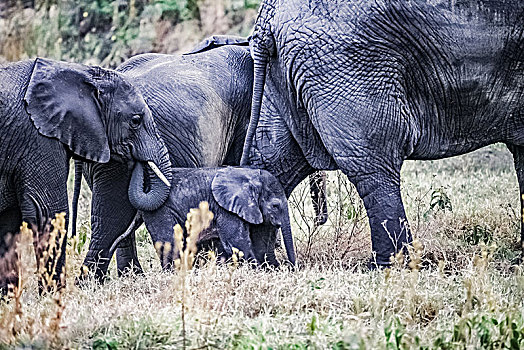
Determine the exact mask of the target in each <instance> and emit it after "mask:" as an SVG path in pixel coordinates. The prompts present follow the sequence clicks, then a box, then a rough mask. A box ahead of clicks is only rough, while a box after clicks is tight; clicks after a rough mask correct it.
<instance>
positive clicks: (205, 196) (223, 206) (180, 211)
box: [112, 164, 295, 268]
mask: <svg viewBox="0 0 524 350" xmlns="http://www.w3.org/2000/svg"><path fill="white" fill-rule="evenodd" d="M137 166H141V165H140V164H137ZM134 174H135V175H133V176H132V178H131V184H130V188H132V187H133V186H135V185H136V186H140V184H142V183H143V180H144V179H143V178H142V177H143V175H141V174H142V173H141V172H135V173H134ZM129 199H130V201H131V203H133V202H134V201H135V200H136V198H134V192H133V191H132V190H131V189H130V191H129ZM201 201H207V202H208V203H209V209H210V210H211V211H212V212H213V214H214V219H213V221H212V222H211V226H210V228H209V229H208V230H206V232H205V236H206V237H205V240H219V241H220V244H219V247H217V248H218V251H219V252H220V253H221V254H223V255H224V257H226V258H228V257H231V255H232V248H237V249H239V250H240V251H242V252H243V253H244V258H245V259H247V260H250V261H254V262H256V263H257V264H260V265H262V264H264V263H267V264H269V265H271V266H278V265H279V262H278V261H277V259H276V257H275V240H276V237H277V231H278V228H279V227H281V226H282V228H284V227H289V213H288V206H287V199H286V195H285V193H284V190H283V189H282V186H281V185H280V183H279V182H278V181H277V179H276V178H275V177H274V176H273V175H271V174H270V173H269V172H267V171H265V170H260V169H249V168H240V167H222V168H173V180H172V191H171V192H170V194H169V198H168V200H167V201H166V203H165V204H164V205H163V206H162V207H161V208H159V209H157V210H155V211H143V212H142V213H141V214H142V219H143V220H144V221H145V224H146V227H147V229H148V230H149V232H150V234H151V238H152V239H153V242H155V244H156V243H157V242H161V243H164V244H165V243H170V245H171V247H175V244H174V238H173V226H174V225H176V224H180V225H181V226H182V227H184V222H185V220H186V216H187V213H188V212H189V210H190V209H191V208H197V207H198V205H199V203H200V202H201ZM139 221H140V220H139ZM136 224H137V222H134V223H133V224H132V226H135V225H136ZM133 228H134V227H130V229H128V230H127V232H126V234H124V235H122V236H121V237H120V238H119V239H118V240H117V241H116V242H115V243H114V244H113V248H112V250H113V249H114V248H115V247H116V246H117V245H118V243H119V241H120V240H121V239H123V238H125V236H126V235H127V234H128V233H131V232H134V230H133ZM283 238H284V244H285V247H286V251H287V255H288V259H289V261H290V262H291V263H292V264H294V263H295V252H294V248H293V239H292V236H291V232H288V231H287V230H284V232H283ZM200 240H204V238H202V236H201V237H200ZM173 253H174V254H173ZM168 254H169V255H168V256H161V257H160V260H161V262H162V267H163V268H167V267H168V266H170V265H171V263H172V262H173V259H174V258H175V259H176V257H177V255H178V252H176V251H175V252H169V253H168Z"/></svg>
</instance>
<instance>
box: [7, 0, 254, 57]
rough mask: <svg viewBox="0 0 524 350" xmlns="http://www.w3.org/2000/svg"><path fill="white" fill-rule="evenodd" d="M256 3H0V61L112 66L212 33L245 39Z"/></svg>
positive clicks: (120, 0) (186, 47)
mask: <svg viewBox="0 0 524 350" xmlns="http://www.w3.org/2000/svg"><path fill="white" fill-rule="evenodd" d="M259 2H260V1H259V0H87V1H75V0H1V1H0V43H1V46H0V62H1V61H19V60H22V59H26V58H33V57H36V56H42V57H48V58H54V59H59V60H64V61H71V62H81V63H86V64H94V65H102V66H105V67H115V66H117V65H118V64H120V63H121V62H123V61H124V60H126V59H127V58H129V57H131V56H133V55H136V54H140V53H145V52H160V53H176V52H183V51H187V50H189V49H191V48H192V47H193V45H195V44H196V43H198V42H199V41H200V40H202V39H203V38H205V37H207V36H209V35H212V34H237V35H243V36H248V35H249V34H250V31H251V29H252V27H253V23H254V20H255V17H256V14H257V7H258V4H259Z"/></svg>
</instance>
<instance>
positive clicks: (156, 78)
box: [73, 39, 253, 278]
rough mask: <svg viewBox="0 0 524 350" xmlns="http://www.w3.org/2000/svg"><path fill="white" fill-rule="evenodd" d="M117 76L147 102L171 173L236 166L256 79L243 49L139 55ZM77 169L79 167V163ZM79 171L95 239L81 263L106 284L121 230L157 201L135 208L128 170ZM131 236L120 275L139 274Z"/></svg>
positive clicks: (149, 196) (151, 197) (117, 166)
mask: <svg viewBox="0 0 524 350" xmlns="http://www.w3.org/2000/svg"><path fill="white" fill-rule="evenodd" d="M243 41H244V42H246V40H245V39H243ZM117 71H118V72H119V73H120V74H122V75H124V76H125V77H126V78H127V79H129V80H130V81H131V82H132V84H133V85H134V86H135V87H136V89H137V90H138V91H140V92H141V93H142V95H143V96H144V99H145V101H146V103H147V104H148V106H149V108H150V109H151V112H152V114H153V118H154V120H155V122H156V124H157V126H158V131H159V133H160V136H161V138H162V139H163V140H164V142H165V144H166V146H167V150H168V152H169V158H170V160H171V164H172V166H173V167H185V168H191V167H212V166H219V165H238V163H239V162H240V157H241V153H242V146H243V144H244V137H245V134H246V129H247V125H248V123H249V115H250V105H251V86H252V80H253V62H252V60H251V56H250V53H249V50H248V49H247V47H243V46H237V45H234V46H225V47H219V48H217V49H215V50H211V51H208V52H204V53H201V54H198V55H191V56H178V55H164V54H144V55H138V56H135V57H133V58H131V59H129V60H127V61H126V62H124V63H123V64H122V65H120V66H119V67H118V68H117ZM76 168H77V171H78V168H80V169H81V164H80V166H77V167H76ZM83 168H84V169H83V173H84V176H85V178H86V180H87V182H88V183H89V184H90V186H91V189H92V193H93V197H92V206H91V229H92V236H91V243H90V246H89V251H88V253H87V256H86V258H85V261H84V264H85V265H86V266H88V267H89V268H90V269H91V271H93V272H94V273H95V276H96V277H97V278H103V277H104V275H105V273H106V271H107V267H108V263H109V258H110V257H109V255H108V254H109V249H110V247H111V245H112V244H113V242H114V241H115V240H116V239H117V237H119V236H121V235H122V234H123V233H124V232H125V231H126V228H127V227H128V226H129V225H130V223H131V222H132V220H133V218H134V217H135V214H136V212H137V209H140V210H151V209H148V206H149V204H148V203H149V202H150V201H156V197H157V195H156V194H155V193H154V192H153V191H150V192H144V191H141V193H137V195H135V196H134V198H135V199H136V201H135V203H134V206H133V205H131V202H130V201H129V197H128V185H129V182H130V179H131V173H132V172H131V170H130V169H129V168H128V167H127V166H125V165H123V164H121V163H118V162H113V161H110V162H108V163H107V164H89V163H88V164H85V166H84V167H83ZM79 185H80V184H79V183H78V186H76V187H77V188H78V190H79ZM145 185H146V186H147V184H145ZM142 187H143V186H142V185H139V186H137V188H138V189H140V188H142ZM78 190H76V189H75V193H78ZM75 197H78V196H77V195H76V196H75ZM73 208H75V206H73ZM134 236H135V235H134V234H133V235H129V236H128V238H127V239H125V240H124V241H123V242H122V243H121V245H120V246H119V248H118V250H117V264H118V270H119V272H120V271H122V270H124V269H126V268H130V267H133V268H135V269H136V270H138V271H140V270H141V267H140V264H139V262H138V258H137V255H136V248H135V241H134V239H135V237H134Z"/></svg>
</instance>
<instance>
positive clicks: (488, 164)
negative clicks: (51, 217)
mask: <svg viewBox="0 0 524 350" xmlns="http://www.w3.org/2000/svg"><path fill="white" fill-rule="evenodd" d="M402 175H403V195H404V199H405V201H406V207H407V212H408V217H409V219H410V220H411V225H412V227H413V231H414V235H415V236H416V238H417V243H416V244H414V248H413V249H412V251H411V253H410V255H411V265H409V266H407V267H406V266H403V265H402V263H401V261H400V260H401V258H400V257H398V258H397V262H395V266H394V267H393V268H392V269H387V270H384V271H369V270H368V269H367V267H366V265H367V261H368V257H369V256H370V253H371V251H370V248H369V228H368V227H367V223H366V218H365V213H364V211H363V209H362V204H361V202H360V200H359V199H358V197H357V196H356V193H355V190H354V188H353V187H352V186H351V185H349V184H348V183H347V180H346V179H345V178H344V176H340V174H338V173H337V172H331V173H329V180H328V191H329V209H330V210H329V211H330V218H329V221H328V223H327V224H326V225H325V226H323V227H321V228H319V229H316V230H314V229H313V210H312V206H311V203H310V199H309V198H308V196H307V193H308V191H307V186H306V184H302V185H301V186H300V187H299V188H297V190H296V191H295V192H294V193H293V195H292V199H291V206H292V215H293V219H294V227H293V228H294V232H295V236H296V249H297V252H298V257H299V267H298V268H297V270H296V271H290V270H288V269H287V268H282V269H277V270H269V271H261V270H255V269H252V268H251V267H249V266H245V265H242V264H236V263H234V262H231V263H229V264H226V265H220V266H217V265H216V264H214V263H213V262H212V261H211V262H209V263H207V264H205V265H204V266H203V267H200V268H198V269H193V270H189V271H187V272H184V271H178V272H176V273H171V272H162V271H161V270H160V264H159V261H158V258H156V253H155V250H154V248H153V245H152V243H151V242H150V239H149V237H148V234H147V232H146V231H145V229H144V228H141V229H140V230H139V232H138V250H139V257H140V259H141V262H142V265H143V267H144V269H145V274H144V275H140V276H137V275H132V274H130V275H126V276H124V277H118V276H117V273H116V267H115V263H114V261H113V263H112V266H111V268H110V270H111V274H110V277H109V280H108V281H107V283H105V284H104V285H103V286H100V285H97V284H96V283H95V282H94V281H90V280H88V281H87V283H86V284H85V285H83V286H82V287H81V288H80V287H78V286H75V284H74V278H75V276H76V275H78V274H79V271H80V268H81V263H82V260H83V256H84V255H85V253H86V249H87V245H88V241H89V234H90V230H89V220H88V209H89V208H88V207H89V205H88V204H89V196H90V194H89V190H88V189H87V186H85V184H84V190H83V194H82V203H81V204H82V205H81V208H82V210H81V219H80V225H81V226H80V234H79V237H80V242H76V247H73V242H71V244H70V246H69V249H68V268H67V269H68V274H67V282H68V284H67V288H66V289H65V290H64V291H62V292H61V293H55V294H52V295H45V296H42V297H41V296H38V288H37V281H36V277H35V275H34V273H33V271H34V269H35V267H34V265H35V264H34V262H33V261H34V260H33V259H34V257H33V255H32V252H31V249H30V248H29V244H30V243H29V241H27V240H26V247H25V248H22V249H21V252H22V254H21V255H22V261H23V266H24V268H23V280H24V283H25V286H24V289H23V292H22V293H21V295H20V296H19V297H18V298H15V299H14V300H11V301H10V302H7V301H4V302H2V304H1V306H0V310H1V311H0V312H1V314H0V315H1V316H0V318H1V320H2V333H1V334H2V339H3V342H4V346H6V347H8V346H13V345H19V346H22V345H31V346H33V347H37V348H40V347H41V348H49V347H51V348H62V347H71V348H80V347H82V348H85V347H93V348H96V349H117V348H122V349H124V348H140V349H152V348H183V344H185V345H186V346H187V348H188V349H196V348H236V349H258V348H273V349H276V348H288V349H305V348H332V349H352V348H358V349H425V348H429V349H478V348H487V349H488V348H489V349H499V348H507V349H520V348H522V347H523V346H524V314H523V312H524V272H523V269H522V267H516V266H512V261H513V260H514V259H515V258H516V257H517V256H518V254H517V253H518V249H519V246H518V232H519V230H518V225H519V220H520V219H519V218H520V213H519V211H520V209H519V208H518V195H519V194H518V190H517V182H516V176H515V175H514V173H513V166H512V159H511V155H510V154H509V152H508V151H507V150H506V149H505V147H504V146H503V145H495V146H492V147H489V148H485V149H481V150H479V151H476V152H474V153H471V154H468V155H465V156H461V157H456V158H451V159H446V160H439V161H428V162H407V163H406V165H405V167H404V169H403V174H402ZM302 197H303V198H302ZM84 239H86V242H85V243H84V242H83V240H84ZM280 254H281V257H283V256H284V253H283V252H280ZM15 301H16V302H15ZM17 303H18V305H19V308H18V309H17V308H16V306H17ZM182 307H184V321H182ZM12 331H15V334H14V335H13V333H12ZM8 344H10V345H8Z"/></svg>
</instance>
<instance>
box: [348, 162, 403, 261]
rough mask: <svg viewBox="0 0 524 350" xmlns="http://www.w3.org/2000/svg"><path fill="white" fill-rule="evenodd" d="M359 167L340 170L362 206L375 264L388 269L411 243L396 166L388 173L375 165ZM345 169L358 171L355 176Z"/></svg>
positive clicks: (354, 172)
mask: <svg viewBox="0 0 524 350" xmlns="http://www.w3.org/2000/svg"><path fill="white" fill-rule="evenodd" d="M368 161H369V158H368ZM374 164H375V165H374ZM360 165H361V166H360V167H359V166H357V167H355V166H352V167H351V168H349V167H347V168H342V170H343V171H344V173H345V174H346V175H347V176H348V178H349V179H350V181H351V182H352V183H353V184H354V185H355V186H356V188H357V192H358V194H359V196H360V197H361V198H362V200H363V202H364V206H365V208H366V212H367V215H368V218H369V225H370V228H371V247H372V249H373V252H374V253H375V263H376V264H377V265H379V266H388V265H389V264H390V258H391V256H392V255H393V254H396V253H398V252H399V251H401V250H404V249H405V248H406V246H407V245H408V244H410V243H411V241H412V236H411V231H410V228H409V224H408V221H407V218H406V213H405V211H404V204H403V202H402V198H401V194H400V166H399V167H398V170H395V171H392V170H391V169H392V168H391V167H387V168H385V167H384V166H383V165H378V163H377V162H375V163H367V164H365V165H363V164H360ZM348 169H358V172H357V171H351V170H348Z"/></svg>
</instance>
